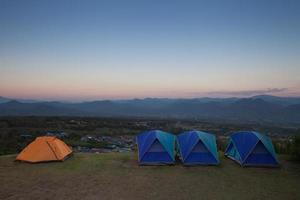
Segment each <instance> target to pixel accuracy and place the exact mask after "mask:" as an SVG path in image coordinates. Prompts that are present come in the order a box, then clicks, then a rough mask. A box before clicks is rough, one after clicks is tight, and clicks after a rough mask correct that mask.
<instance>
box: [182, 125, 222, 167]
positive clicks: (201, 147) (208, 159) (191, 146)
mask: <svg viewBox="0 0 300 200" xmlns="http://www.w3.org/2000/svg"><path fill="white" fill-rule="evenodd" d="M177 147H178V148H177V149H178V151H179V155H180V159H181V161H182V162H183V164H184V165H217V164H219V156H218V151H217V145H216V137H215V136H214V135H212V134H209V133H205V132H202V131H188V132H184V133H182V134H180V135H178V136H177Z"/></svg>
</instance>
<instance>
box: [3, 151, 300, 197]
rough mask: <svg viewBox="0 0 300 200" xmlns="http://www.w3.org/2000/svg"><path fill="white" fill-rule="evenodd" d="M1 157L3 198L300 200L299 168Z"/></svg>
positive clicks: (122, 157) (106, 157)
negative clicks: (31, 160)
mask: <svg viewBox="0 0 300 200" xmlns="http://www.w3.org/2000/svg"><path fill="white" fill-rule="evenodd" d="M14 158H15V157H14V156H1V157H0V179H1V183H2V184H1V185H0V199H130V200H132V199H230V200H231V199H300V192H299V191H300V164H296V163H291V162H288V161H286V160H285V157H283V156H281V157H280V161H281V163H282V166H281V168H278V169H271V168H241V167H240V166H238V165H237V164H236V163H234V162H233V161H231V160H229V159H226V158H224V157H223V156H221V165H220V166H217V167H216V166H198V167H183V166H182V165H180V164H176V165H175V166H143V167H141V166H138V164H137V161H136V154H135V153H107V154H74V155H73V156H72V157H71V158H69V159H68V160H66V161H65V162H51V163H41V164H28V163H20V162H13V161H14Z"/></svg>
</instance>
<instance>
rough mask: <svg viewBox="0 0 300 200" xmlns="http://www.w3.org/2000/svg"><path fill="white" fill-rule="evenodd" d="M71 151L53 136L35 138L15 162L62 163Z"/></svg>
mask: <svg viewBox="0 0 300 200" xmlns="http://www.w3.org/2000/svg"><path fill="white" fill-rule="evenodd" d="M71 153H72V150H71V149H70V148H69V147H68V146H67V145H66V144H65V143H64V142H63V141H61V140H60V139H58V138H56V137H53V136H42V137H37V138H36V139H35V140H34V141H33V142H31V143H30V144H29V145H28V146H27V147H25V148H24V149H23V150H22V152H21V153H20V154H19V155H18V156H17V158H16V160H20V161H26V162H31V163H38V162H48V161H63V160H64V159H65V158H66V157H67V156H68V155H70V154H71Z"/></svg>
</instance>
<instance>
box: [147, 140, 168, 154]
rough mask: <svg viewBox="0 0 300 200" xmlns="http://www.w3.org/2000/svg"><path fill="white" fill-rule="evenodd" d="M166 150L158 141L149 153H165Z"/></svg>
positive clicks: (153, 144)
mask: <svg viewBox="0 0 300 200" xmlns="http://www.w3.org/2000/svg"><path fill="white" fill-rule="evenodd" d="M165 151H166V150H165V149H164V147H163V146H162V145H161V143H160V142H159V141H158V139H156V140H155V141H154V142H153V143H152V145H151V146H150V148H149V150H148V152H165Z"/></svg>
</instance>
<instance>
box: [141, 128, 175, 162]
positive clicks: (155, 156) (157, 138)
mask: <svg viewBox="0 0 300 200" xmlns="http://www.w3.org/2000/svg"><path fill="white" fill-rule="evenodd" d="M137 146H138V160H139V163H140V164H141V165H164V164H174V163H175V152H174V151H175V136H174V135H172V134H169V133H166V132H163V131H160V130H152V131H146V132H143V133H141V134H140V135H138V136H137Z"/></svg>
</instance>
